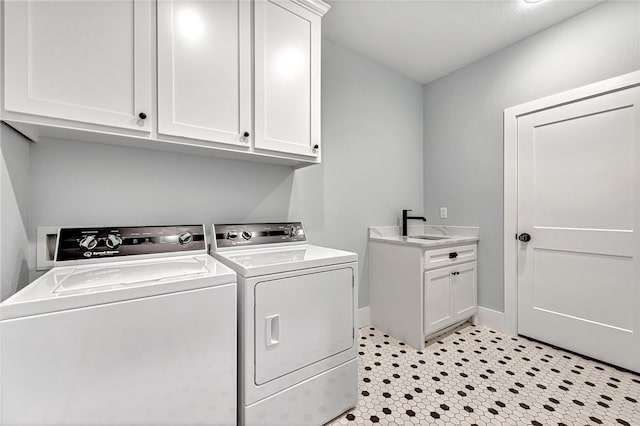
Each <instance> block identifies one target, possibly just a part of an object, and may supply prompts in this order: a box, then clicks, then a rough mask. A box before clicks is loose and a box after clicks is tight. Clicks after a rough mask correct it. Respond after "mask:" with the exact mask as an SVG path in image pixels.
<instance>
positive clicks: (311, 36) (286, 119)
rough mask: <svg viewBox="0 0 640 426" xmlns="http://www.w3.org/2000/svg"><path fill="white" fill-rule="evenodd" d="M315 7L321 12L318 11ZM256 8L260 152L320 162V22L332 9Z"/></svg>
mask: <svg viewBox="0 0 640 426" xmlns="http://www.w3.org/2000/svg"><path fill="white" fill-rule="evenodd" d="M302 3H304V4H305V6H306V7H303V6H301V4H302ZM314 5H316V6H317V7H319V8H320V9H318V10H316V11H312V9H313V6H314ZM254 7H255V12H254V13H255V15H254V16H255V17H254V19H255V24H254V25H255V28H254V50H255V65H254V66H255V139H254V141H255V142H254V143H255V147H256V148H257V149H264V150H270V151H278V152H285V153H291V154H298V155H305V156H312V157H317V156H318V155H319V151H320V149H319V148H320V37H321V34H320V20H321V17H322V14H323V13H324V12H326V8H327V6H326V5H324V4H323V3H319V2H317V3H316V2H303V1H280V0H256V1H255V6H254ZM309 7H311V8H309Z"/></svg>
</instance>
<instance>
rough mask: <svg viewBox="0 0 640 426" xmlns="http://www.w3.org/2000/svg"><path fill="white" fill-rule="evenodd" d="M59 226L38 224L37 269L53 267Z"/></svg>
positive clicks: (44, 269)
mask: <svg viewBox="0 0 640 426" xmlns="http://www.w3.org/2000/svg"><path fill="white" fill-rule="evenodd" d="M58 229H59V227H58V226H38V229H37V232H36V234H37V235H36V270H37V271H46V270H48V269H51V268H53V259H54V257H55V251H56V239H57V238H58Z"/></svg>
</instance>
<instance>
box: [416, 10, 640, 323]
mask: <svg viewBox="0 0 640 426" xmlns="http://www.w3.org/2000/svg"><path fill="white" fill-rule="evenodd" d="M638 69H640V3H638V2H607V3H604V4H602V5H599V6H597V7H595V8H593V9H590V10H588V11H586V12H584V13H582V14H580V15H577V16H575V17H573V18H571V19H569V20H567V21H564V22H562V23H560V24H558V25H556V26H554V27H551V28H550V29H547V30H545V31H543V32H540V33H538V34H536V35H534V36H531V37H529V38H527V39H525V40H523V41H521V42H519V43H516V44H514V45H512V46H510V47H508V48H506V49H503V50H501V51H499V52H497V53H495V54H493V55H491V56H488V57H486V58H484V59H482V60H480V61H478V62H476V63H474V64H471V65H469V66H467V67H465V68H462V69H460V70H458V71H456V72H454V73H452V74H450V75H448V76H446V77H444V78H442V79H440V80H438V81H436V82H433V83H430V84H428V85H426V86H425V87H424V199H425V210H426V213H427V217H429V218H434V219H435V218H437V217H439V208H440V207H443V206H446V207H448V208H449V218H448V219H447V220H440V219H435V220H434V222H436V223H450V224H455V225H477V226H480V234H481V240H480V249H479V266H478V269H479V271H478V274H479V276H478V285H479V294H478V303H479V305H481V306H484V307H487V308H491V309H494V310H498V311H503V309H504V300H503V299H504V297H503V295H504V294H503V293H504V282H503V275H502V274H503V247H502V243H503V239H502V238H503V175H502V173H503V157H502V144H503V140H502V126H503V119H502V114H503V110H504V109H505V108H507V107H511V106H514V105H518V104H521V103H524V102H527V101H531V100H534V99H537V98H540V97H544V96H547V95H550V94H553V93H557V92H560V91H564V90H568V89H571V88H575V87H579V86H582V85H585V84H588V83H592V82H596V81H599V80H603V79H606V78H610V77H614V76H616V75H620V74H624V73H628V72H631V71H635V70H638Z"/></svg>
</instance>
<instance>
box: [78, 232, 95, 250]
mask: <svg viewBox="0 0 640 426" xmlns="http://www.w3.org/2000/svg"><path fill="white" fill-rule="evenodd" d="M97 245H98V240H96V237H94V236H93V235H85V236H84V237H82V239H81V240H80V248H81V249H83V250H93V249H94V248H95V247H96V246H97Z"/></svg>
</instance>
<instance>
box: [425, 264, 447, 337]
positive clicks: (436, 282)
mask: <svg viewBox="0 0 640 426" xmlns="http://www.w3.org/2000/svg"><path fill="white" fill-rule="evenodd" d="M452 280H453V269H452V268H440V269H435V270H433V271H427V272H425V273H424V334H425V336H428V335H429V334H431V333H433V332H435V331H438V330H440V329H442V328H444V327H447V326H448V325H450V324H451V322H452V321H453V317H454V315H455V312H454V311H453V309H452V308H453V306H452V303H451V302H452V286H451V282H452Z"/></svg>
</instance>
